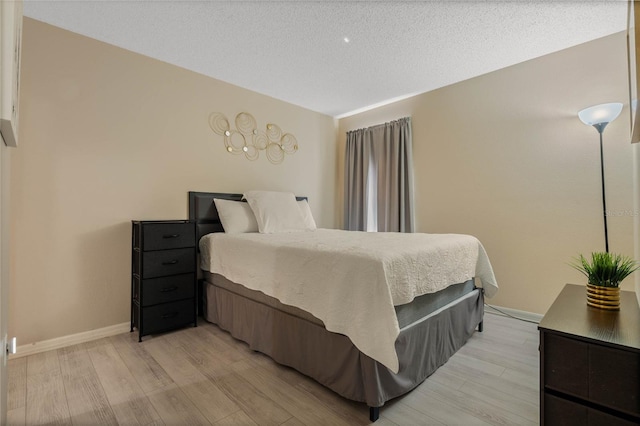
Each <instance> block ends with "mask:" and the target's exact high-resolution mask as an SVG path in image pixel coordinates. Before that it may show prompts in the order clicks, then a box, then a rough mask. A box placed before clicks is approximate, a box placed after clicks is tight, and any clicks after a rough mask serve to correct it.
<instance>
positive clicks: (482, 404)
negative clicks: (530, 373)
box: [417, 381, 537, 426]
mask: <svg viewBox="0 0 640 426" xmlns="http://www.w3.org/2000/svg"><path fill="white" fill-rule="evenodd" d="M417 390H418V391H419V392H422V393H424V394H425V395H426V396H427V397H428V398H433V399H435V400H439V401H441V402H443V403H445V402H446V403H448V404H452V405H455V406H456V407H460V409H461V410H463V411H464V412H466V413H468V414H470V415H472V416H474V417H476V418H479V419H482V420H484V421H486V422H487V423H490V424H494V425H523V426H536V425H537V423H536V422H533V421H531V420H527V419H526V418H524V417H522V416H520V415H518V414H517V413H513V412H512V411H510V410H505V409H503V408H501V407H500V406H498V405H493V404H491V403H489V402H488V401H487V400H485V399H484V398H472V399H471V398H469V397H468V395H467V394H465V393H463V392H460V391H457V390H453V389H451V388H448V387H446V386H443V385H441V384H439V383H436V382H431V381H425V382H424V383H422V384H421V385H420V386H418V388H417Z"/></svg>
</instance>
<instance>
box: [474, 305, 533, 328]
mask: <svg viewBox="0 0 640 426" xmlns="http://www.w3.org/2000/svg"><path fill="white" fill-rule="evenodd" d="M484 306H485V312H486V313H488V314H494V315H500V316H503V317H509V316H511V317H516V318H518V319H523V320H526V321H533V322H537V323H539V322H540V320H542V317H543V316H544V315H541V314H535V313H533V312H527V311H520V310H518V309H511V308H503V307H502V306H496V307H495V309H494V307H493V306H489V305H487V304H485V305H484ZM496 309H497V310H496ZM499 311H502V312H499Z"/></svg>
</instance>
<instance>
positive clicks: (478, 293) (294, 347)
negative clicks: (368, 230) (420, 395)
mask: <svg viewBox="0 0 640 426" xmlns="http://www.w3.org/2000/svg"><path fill="white" fill-rule="evenodd" d="M214 199H224V200H232V201H241V199H242V194H225V193H203V192H189V219H190V220H191V221H194V222H195V223H196V228H197V239H198V242H200V243H201V244H200V247H201V258H202V259H201V264H203V265H204V266H205V268H204V269H203V270H202V271H201V280H200V282H201V283H202V288H201V291H200V296H199V298H200V301H199V306H200V309H201V311H200V312H201V313H202V314H203V316H204V318H205V319H206V320H207V321H209V322H212V323H214V324H217V325H218V326H219V327H220V328H221V329H223V330H226V331H228V332H229V333H230V334H231V335H232V336H233V337H235V338H237V339H239V340H242V341H244V342H246V343H248V344H249V346H250V347H251V348H252V349H253V350H256V351H259V352H262V353H265V354H267V355H269V356H270V357H271V358H272V359H274V360H275V361H276V362H278V363H280V364H283V365H287V366H289V367H292V368H294V369H296V370H298V371H299V372H301V373H303V374H305V375H307V376H309V377H311V378H313V379H315V380H316V381H318V382H319V383H321V384H323V385H324V386H326V387H328V388H330V389H332V390H333V391H335V392H337V393H338V394H340V395H341V396H343V397H345V398H348V399H350V400H354V401H359V402H364V403H366V404H367V405H368V406H369V408H370V410H369V411H370V419H371V421H375V420H377V418H378V416H379V410H380V407H382V406H383V405H384V403H385V402H386V401H388V400H390V399H393V398H396V397H398V396H401V395H403V394H405V393H407V392H409V391H410V390H412V389H413V388H415V387H416V386H417V385H419V384H420V383H422V382H423V381H424V380H425V379H426V378H427V377H428V376H429V375H431V374H432V373H433V372H434V371H435V370H436V369H437V368H438V367H439V366H441V365H442V364H444V363H445V362H446V361H447V360H448V359H449V358H450V357H451V356H452V355H453V354H454V353H455V352H456V351H457V350H458V349H459V348H460V347H462V346H463V345H464V343H465V342H466V341H467V340H468V338H469V337H470V336H471V335H472V334H473V333H474V331H475V329H476V328H477V329H478V330H479V331H482V317H483V314H484V310H483V306H484V293H485V290H487V291H491V292H495V291H496V290H497V285H495V278H494V277H493V272H492V270H491V267H490V264H489V263H488V259H486V261H485V263H484V267H483V273H484V274H485V275H484V278H483V280H482V281H483V284H484V282H485V281H487V282H490V287H488V286H487V285H484V287H485V288H484V289H483V288H479V287H476V281H474V279H473V275H471V276H468V277H466V278H465V279H459V280H458V281H455V282H453V283H448V285H447V286H446V287H445V288H443V289H441V290H439V291H435V292H432V293H427V294H420V295H413V296H411V297H409V299H411V300H410V302H409V303H395V302H397V301H395V302H394V303H393V304H392V311H391V312H392V314H391V315H392V317H393V318H392V319H393V321H388V320H384V321H383V322H378V323H376V321H379V319H378V318H377V316H383V317H384V315H382V314H377V312H381V311H382V310H384V304H381V305H380V306H377V307H375V309H369V310H368V311H370V312H369V313H367V312H364V313H363V315H370V317H369V318H365V319H366V321H368V324H374V325H375V327H373V326H372V327H369V328H368V329H366V330H364V332H363V333H362V334H359V335H357V336H354V335H353V334H352V333H353V331H352V330H350V329H342V328H340V323H339V322H338V326H336V324H335V322H334V321H333V320H332V318H331V316H327V315H326V313H325V312H324V311H323V309H317V308H316V305H305V304H304V303H302V302H297V301H296V303H287V302H291V300H289V299H286V298H283V297H281V296H280V295H279V294H277V293H272V294H273V295H276V294H277V295H278V297H273V295H269V293H270V292H269V291H267V292H266V293H265V292H264V291H260V290H258V289H257V288H258V287H256V282H255V281H256V280H257V278H256V277H255V276H256V274H255V273H251V268H252V267H253V266H254V265H253V263H259V262H257V261H256V259H258V257H259V256H258V254H259V253H261V252H263V253H266V252H269V253H275V252H276V250H272V249H270V247H269V246H264V247H261V246H256V247H255V248H254V246H252V245H246V244H259V243H260V244H262V243H264V244H267V243H270V241H271V240H273V239H283V238H284V239H287V238H293V239H294V243H293V244H294V249H293V250H290V251H289V252H287V262H288V263H286V265H287V267H286V268H284V269H286V270H287V271H290V270H291V271H294V272H295V271H296V270H297V273H296V274H294V273H291V274H290V275H292V277H293V279H295V280H297V281H296V282H300V283H301V285H302V283H304V282H305V281H306V280H307V278H306V275H307V274H306V273H305V271H306V270H307V269H308V271H309V275H312V273H313V268H314V266H317V264H318V263H319V262H320V264H321V261H320V259H321V257H320V256H316V257H315V259H318V260H317V261H314V262H306V263H305V261H304V258H303V260H300V261H296V259H295V257H290V256H293V255H294V254H295V253H298V252H302V253H304V251H305V249H306V248H305V246H304V244H307V242H306V239H311V240H313V238H329V239H330V240H331V239H332V238H333V239H335V238H337V236H336V235H337V233H338V232H344V231H330V230H318V231H319V232H314V233H310V234H306V235H304V236H303V235H300V234H298V235H293V236H278V237H269V238H263V237H264V236H261V235H262V234H256V235H248V234H245V235H243V236H241V237H240V238H238V237H233V236H231V235H229V236H226V235H224V234H219V233H223V232H224V229H223V227H222V224H221V222H220V218H219V215H218V211H217V209H216V205H215V203H214V202H213V200H214ZM297 199H298V200H304V199H305V198H304V197H298V198H297ZM311 236H313V237H312V238H307V237H311ZM338 236H339V235H338ZM203 237H204V238H203ZM362 237H363V238H368V237H369V236H366V235H362ZM416 238H417V237H416ZM209 240H211V241H212V242H208V241H209ZM244 240H255V241H253V242H251V241H244ZM322 241H324V240H322ZM207 244H215V247H216V248H215V249H211V250H209V249H208V247H209V246H208V245H207ZM225 244H226V245H225ZM240 244H245V245H240ZM295 244H299V246H295ZM313 244H315V246H317V245H318V244H319V243H318V242H317V241H316V242H315V243H313ZM322 244H325V243H324V242H323V243H322ZM478 244H479V243H478ZM479 245H480V247H481V244H479ZM234 250H235V251H237V252H239V253H246V254H247V256H246V257H247V258H248V259H251V264H248V263H245V264H244V267H242V263H240V264H238V265H240V266H238V265H236V266H233V262H232V261H233V259H234V257H233V256H227V252H233V251H234ZM251 250H254V251H253V252H252V251H251ZM209 251H211V252H212V253H215V255H216V256H221V257H219V259H218V258H216V259H217V260H215V259H214V260H212V261H211V262H213V263H215V262H217V264H218V267H213V266H212V265H211V264H209V263H208V260H207V259H208V258H209V256H212V253H209ZM481 251H482V253H483V256H485V257H486V253H484V249H483V248H482V249H481ZM278 253H283V252H280V251H278ZM448 254H449V253H448ZM224 256H227V257H226V258H225V257H224ZM236 257H237V256H236ZM354 259H356V258H354ZM354 259H352V260H354ZM483 259H484V257H483ZM273 262H276V259H275V258H268V257H267V259H266V260H265V261H264V263H265V264H270V263H273ZM296 262H298V263H296ZM299 263H300V264H299ZM227 264H231V265H232V266H229V267H228V268H226V269H225V268H220V267H219V266H220V265H227ZM478 264H479V262H478ZM318 267H322V266H318ZM305 268H307V269H305ZM461 268H462V266H461ZM282 269H283V268H282V267H276V268H274V271H273V273H272V272H269V273H268V274H265V275H261V276H260V278H259V279H258V280H264V281H268V280H269V279H271V280H275V281H276V282H278V280H279V279H281V278H279V275H278V273H277V271H278V270H282ZM336 269H339V268H336ZM383 269H384V268H383ZM454 269H455V268H454ZM245 270H249V272H248V273H246V271H245ZM453 272H456V271H453ZM243 273H245V274H244V275H243ZM465 273H466V274H467V275H468V274H469V273H468V272H465ZM267 276H268V277H270V278H267ZM326 276H327V277H331V274H330V273H329V272H327V274H326ZM462 276H465V274H459V273H453V274H451V276H450V277H449V278H448V279H454V278H452V277H462ZM274 277H275V278H274ZM243 281H245V282H243ZM322 284H323V285H325V286H327V287H328V290H327V293H328V294H335V293H336V291H339V288H337V287H335V285H337V284H336V283H335V282H333V281H332V280H331V279H327V280H326V281H325V282H324V283H322ZM449 284H450V285H449ZM332 285H333V286H334V287H335V288H334V287H331V286H332ZM336 289H337V290H336ZM394 295H395V293H394ZM318 297H321V295H320V294H316V295H315V297H314V299H315V298H318ZM349 297H350V298H354V297H355V298H357V299H358V300H359V299H360V298H363V299H366V298H367V297H368V296H367V294H365V293H360V294H352V295H349V296H348V297H347V296H345V297H344V298H345V299H347V298H349ZM389 297H390V298H391V299H393V298H394V296H393V295H391V296H389ZM409 299H407V300H409ZM331 300H334V301H335V300H336V299H335V298H334V299H331ZM392 302H393V300H392ZM401 302H406V300H401ZM351 303H354V302H353V301H352V302H351ZM366 303H367V304H368V303H373V304H375V303H376V299H375V298H374V299H368V300H367V301H366ZM356 304H357V303H356ZM301 306H303V307H304V308H301ZM320 306H325V304H322V303H321V304H320ZM329 311H331V309H329ZM342 311H343V310H342V309H340V312H342ZM365 311H367V309H365ZM312 312H313V313H316V314H318V315H314V314H313V313H312ZM371 312H373V313H375V315H371ZM319 317H322V318H323V319H324V320H322V319H320V318H319ZM385 321H386V322H385ZM387 322H392V323H393V324H394V327H396V328H397V329H396V328H394V327H391V326H389V327H387ZM387 329H388V330H392V331H390V333H391V334H388V333H387V334H385V333H386V332H387V331H388V330H387ZM329 330H331V331H329ZM347 336H350V337H347ZM389 336H391V337H389ZM389 339H391V340H389ZM354 342H355V343H354ZM385 342H387V346H389V344H388V342H390V346H391V348H390V349H391V350H390V351H388V350H387V351H386V352H385V351H384V350H383V349H384V346H385V344H384V343H385ZM394 361H395V363H394Z"/></svg>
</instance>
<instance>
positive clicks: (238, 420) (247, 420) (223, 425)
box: [216, 410, 258, 426]
mask: <svg viewBox="0 0 640 426" xmlns="http://www.w3.org/2000/svg"><path fill="white" fill-rule="evenodd" d="M237 425H243V426H258V424H257V423H256V422H254V421H253V420H251V417H249V416H247V414H246V413H245V412H244V411H242V410H240V411H236V412H235V413H233V414H232V415H230V416H227V417H225V418H224V419H222V420H219V421H218V422H216V426H237Z"/></svg>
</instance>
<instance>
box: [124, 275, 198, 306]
mask: <svg viewBox="0 0 640 426" xmlns="http://www.w3.org/2000/svg"><path fill="white" fill-rule="evenodd" d="M134 280H136V282H135V287H134V288H135V293H134V298H135V299H136V300H140V296H139V294H140V293H139V292H140V291H142V293H143V297H142V306H144V307H146V306H153V305H157V304H158V303H167V302H173V301H176V300H182V299H189V298H192V297H195V288H194V282H195V274H182V275H172V276H169V277H160V278H152V279H150V280H142V286H140V278H139V277H134Z"/></svg>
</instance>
